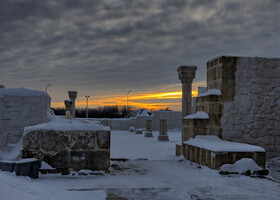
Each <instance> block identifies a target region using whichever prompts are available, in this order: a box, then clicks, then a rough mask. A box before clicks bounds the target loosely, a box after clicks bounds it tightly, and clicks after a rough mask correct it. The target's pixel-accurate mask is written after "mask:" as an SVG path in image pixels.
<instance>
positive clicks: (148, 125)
mask: <svg viewBox="0 0 280 200" xmlns="http://www.w3.org/2000/svg"><path fill="white" fill-rule="evenodd" d="M152 122H153V121H152V120H150V119H148V120H146V132H145V134H144V136H145V137H153V131H152Z"/></svg>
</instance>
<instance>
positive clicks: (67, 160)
mask: <svg viewBox="0 0 280 200" xmlns="http://www.w3.org/2000/svg"><path fill="white" fill-rule="evenodd" d="M22 157H23V158H37V159H39V160H40V161H45V162H47V163H48V164H49V165H51V166H52V167H54V168H56V169H60V170H64V171H65V170H66V171H68V170H70V169H74V170H76V171H79V170H81V169H90V170H93V171H95V170H107V169H108V168H109V167H110V131H109V130H97V131H90V130H68V131H58V130H47V129H38V130H31V131H29V132H28V133H26V134H25V136H24V138H23V151H22Z"/></svg>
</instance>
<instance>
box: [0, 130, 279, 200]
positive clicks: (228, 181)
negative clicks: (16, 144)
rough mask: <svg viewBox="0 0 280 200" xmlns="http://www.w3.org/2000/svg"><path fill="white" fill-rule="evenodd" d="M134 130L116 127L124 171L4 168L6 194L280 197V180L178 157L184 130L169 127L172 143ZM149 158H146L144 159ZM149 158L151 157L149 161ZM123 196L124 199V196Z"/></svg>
mask: <svg viewBox="0 0 280 200" xmlns="http://www.w3.org/2000/svg"><path fill="white" fill-rule="evenodd" d="M153 135H154V137H153V138H146V137H144V136H143V135H136V134H132V133H129V132H128V131H112V132H111V136H112V137H111V157H112V158H127V159H130V160H128V161H126V162H121V161H111V165H112V166H113V165H118V166H119V168H120V170H113V169H111V174H105V175H87V176H79V175H74V176H73V175H72V174H70V175H67V176H62V175H60V174H46V175H43V174H40V175H39V176H40V178H39V179H30V178H28V177H22V176H16V175H15V173H9V172H3V171H0V199H1V200H14V199H28V200H44V199H48V200H56V199H59V200H74V199H75V200H76V199H83V200H90V199H94V200H96V199H97V200H99V199H100V200H105V199H106V198H108V199H121V197H124V198H126V199H136V200H137V199H153V200H157V199H163V200H166V199H168V200H169V199H172V200H182V199H184V200H189V199H217V200H219V199H246V200H247V199H248V200H250V199H252V200H255V199H279V196H280V190H279V186H280V184H279V183H277V182H274V181H271V180H268V179H264V178H251V177H248V176H242V175H227V176H225V175H220V174H219V172H218V171H217V170H210V169H209V168H207V167H201V168H197V165H195V164H192V163H190V162H189V161H186V160H185V159H183V158H182V157H176V156H175V144H177V143H180V139H181V133H180V132H171V131H169V132H168V136H169V139H170V141H169V142H161V141H158V140H157V135H158V132H153ZM144 158H145V159H144ZM146 159H148V160H146ZM118 197H119V198H118Z"/></svg>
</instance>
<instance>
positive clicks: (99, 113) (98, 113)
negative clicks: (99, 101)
mask: <svg viewBox="0 0 280 200" xmlns="http://www.w3.org/2000/svg"><path fill="white" fill-rule="evenodd" d="M52 110H53V111H54V114H55V115H65V109H64V108H52ZM131 110H132V107H128V109H127V108H126V106H117V105H115V106H103V107H98V108H89V109H88V117H89V118H125V117H127V116H128V115H129V114H130V112H131ZM75 112H76V113H75V115H76V117H77V118H85V117H86V109H85V108H80V109H76V111H75Z"/></svg>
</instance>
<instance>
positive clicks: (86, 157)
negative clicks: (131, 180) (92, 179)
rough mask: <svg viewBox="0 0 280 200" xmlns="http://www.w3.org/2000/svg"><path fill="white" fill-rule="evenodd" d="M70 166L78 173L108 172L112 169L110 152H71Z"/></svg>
mask: <svg viewBox="0 0 280 200" xmlns="http://www.w3.org/2000/svg"><path fill="white" fill-rule="evenodd" d="M70 166H71V167H72V168H73V169H74V170H76V171H79V170H81V169H90V170H93V171H96V170H107V169H108V168H109V167H110V152H109V151H71V153H70Z"/></svg>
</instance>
